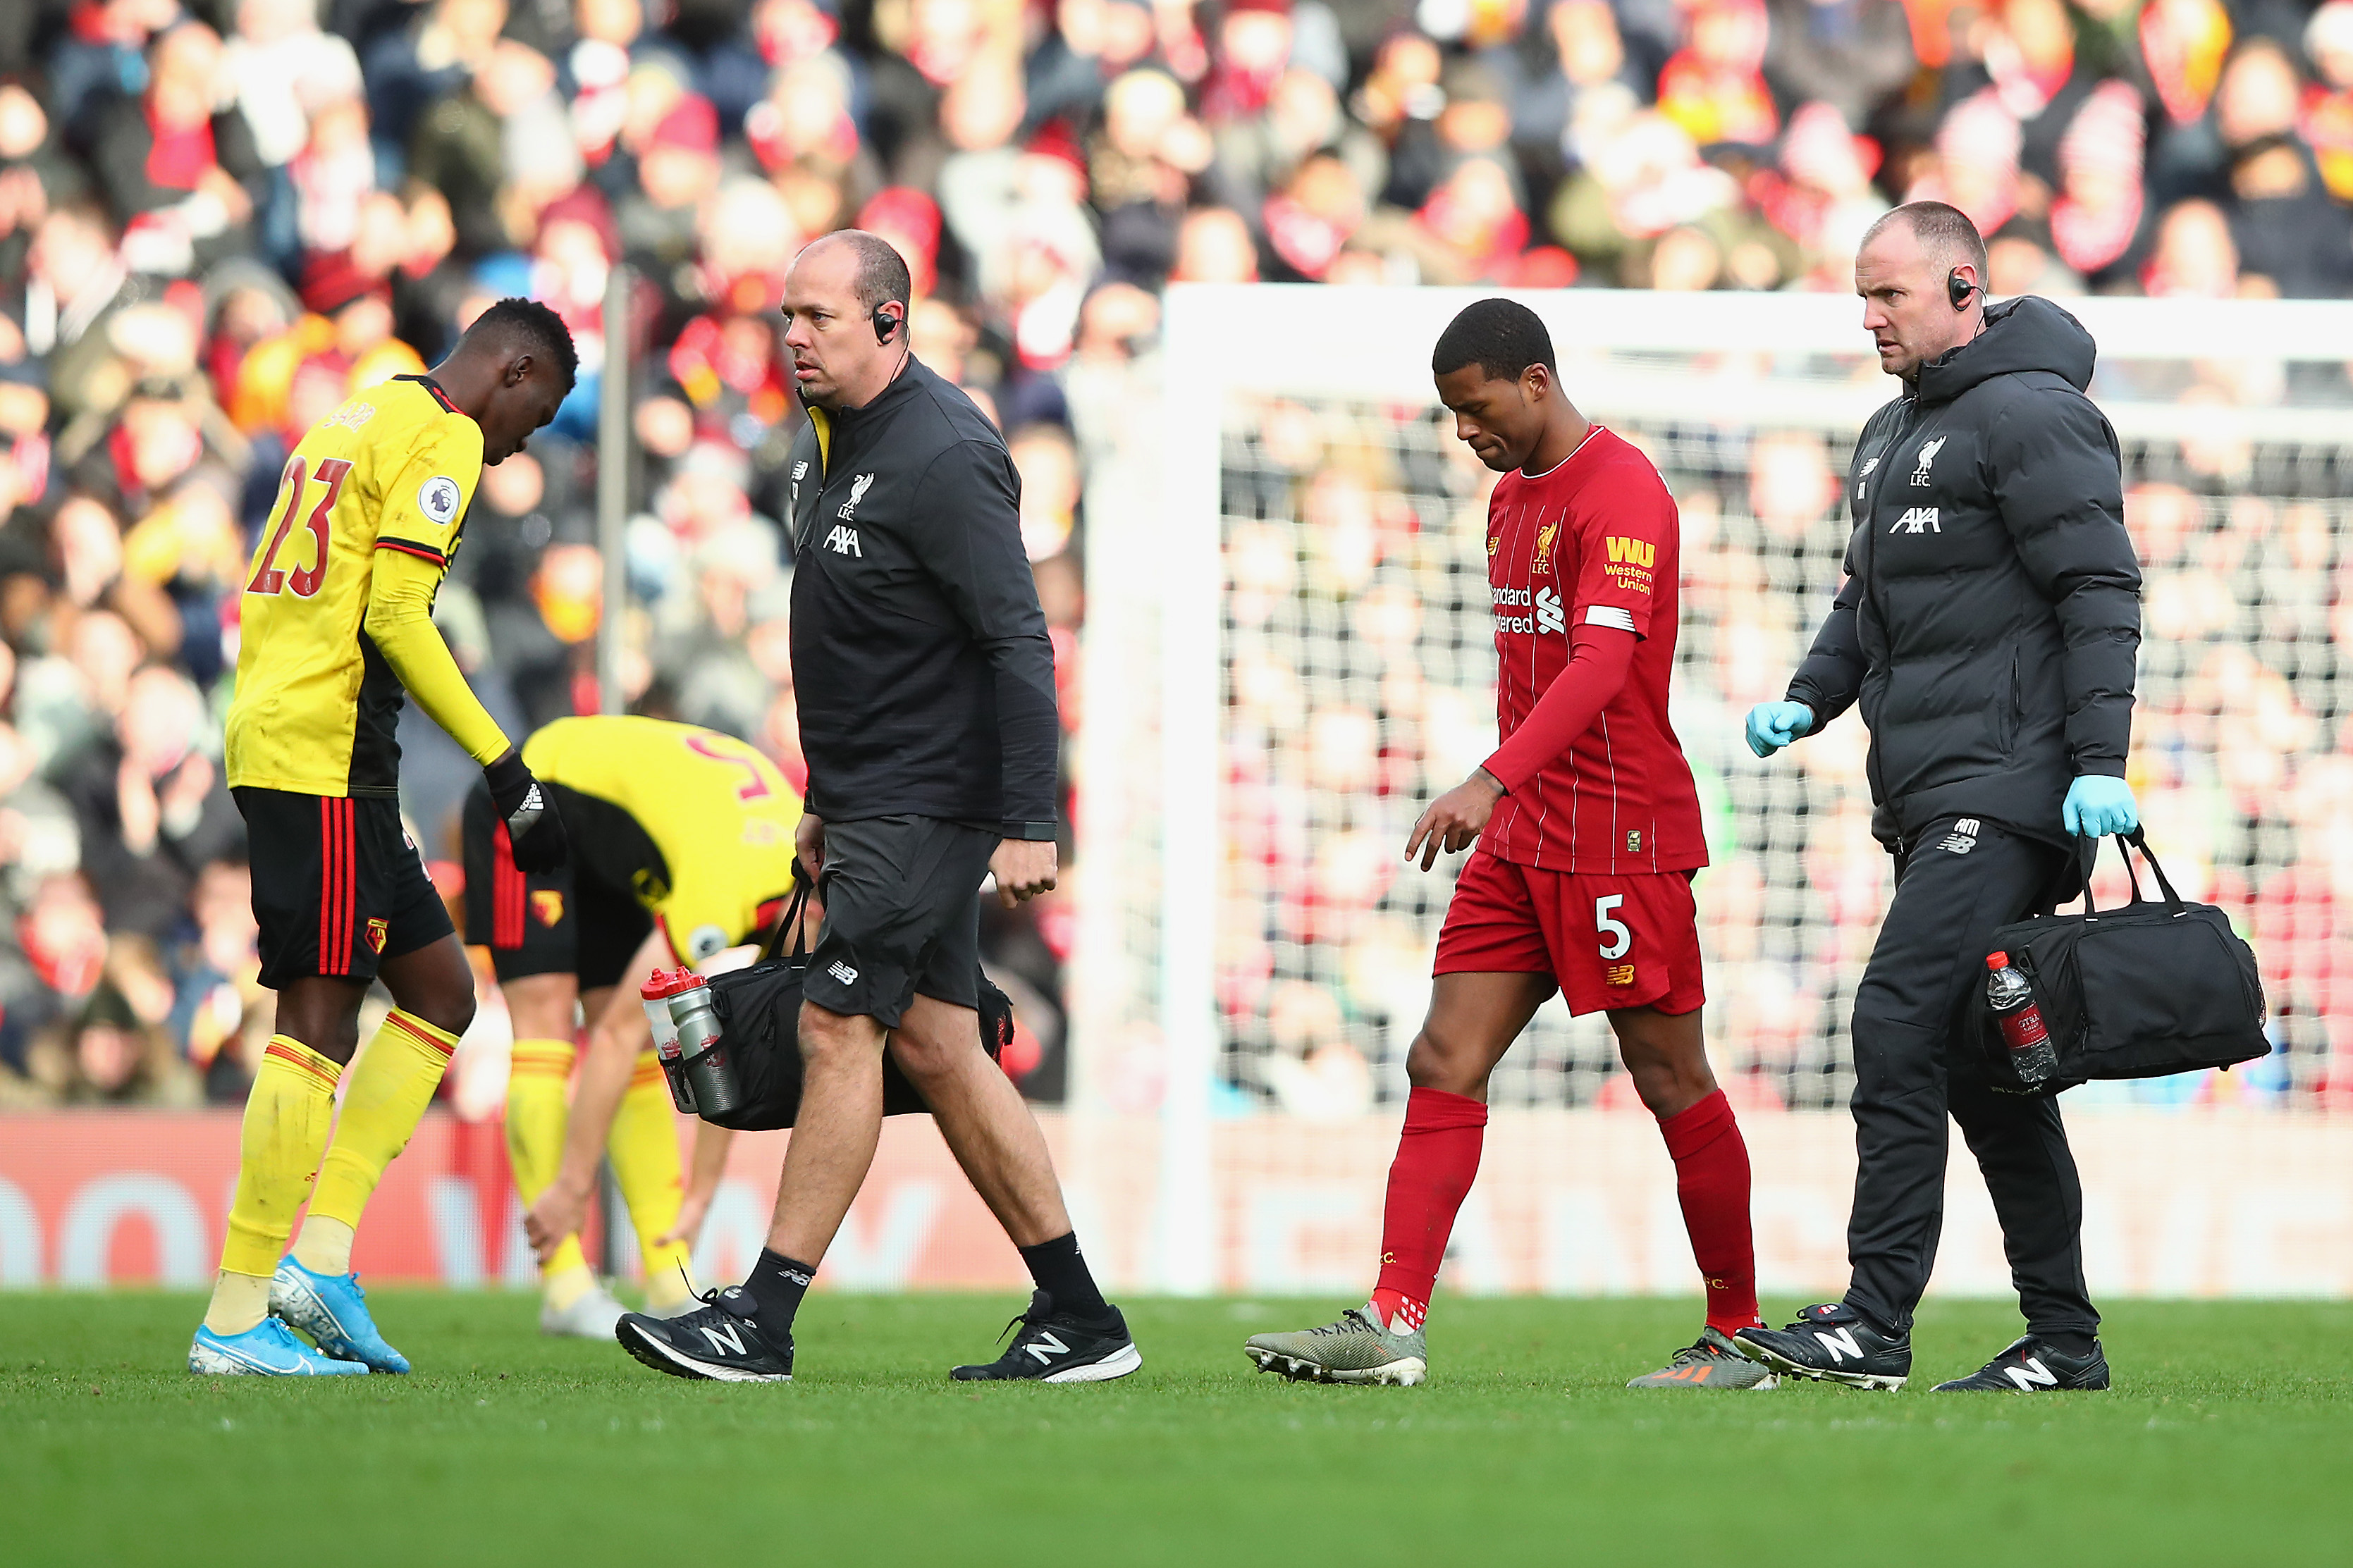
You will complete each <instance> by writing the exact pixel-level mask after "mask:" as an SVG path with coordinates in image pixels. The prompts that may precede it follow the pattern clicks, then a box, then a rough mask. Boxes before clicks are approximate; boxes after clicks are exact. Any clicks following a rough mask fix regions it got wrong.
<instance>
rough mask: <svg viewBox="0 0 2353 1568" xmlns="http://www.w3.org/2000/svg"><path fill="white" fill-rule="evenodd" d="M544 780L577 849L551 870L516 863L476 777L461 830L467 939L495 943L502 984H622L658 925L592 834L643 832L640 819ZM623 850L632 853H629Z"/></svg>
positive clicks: (586, 987) (487, 791) (590, 987)
mask: <svg viewBox="0 0 2353 1568" xmlns="http://www.w3.org/2000/svg"><path fill="white" fill-rule="evenodd" d="M540 787H541V788H542V789H543V790H545V791H547V793H548V795H550V796H551V797H552V798H553V799H554V803H555V809H556V810H557V811H558V812H559V813H561V814H562V816H563V817H564V826H565V833H566V835H567V836H568V837H570V838H571V839H572V854H571V856H570V857H569V858H568V859H567V860H566V861H565V864H564V865H562V866H559V867H558V868H555V869H554V870H553V871H523V870H521V869H519V868H517V867H516V866H515V863H514V850H513V847H512V846H511V845H510V844H509V842H508V840H507V828H506V824H505V823H503V822H501V821H500V820H499V819H498V813H497V811H496V809H495V808H494V807H492V805H491V786H490V785H489V784H487V783H484V782H480V781H477V782H476V784H475V785H474V788H473V791H472V793H471V794H470V795H467V796H466V809H465V815H464V816H463V817H462V818H461V821H460V826H459V833H460V836H461V837H463V839H464V841H465V843H464V851H465V858H466V940H467V941H468V942H471V943H473V944H475V945H477V946H483V947H488V948H489V949H490V950H491V968H492V969H493V970H494V971H496V973H497V974H498V977H499V979H500V980H501V982H504V981H508V980H520V979H522V978H523V977H524V976H526V975H532V974H569V975H572V976H574V977H575V979H576V980H577V981H578V983H579V986H580V989H581V990H583V991H595V990H598V989H600V988H601V987H604V986H607V985H617V984H619V983H620V981H621V977H622V972H623V971H625V970H627V969H628V966H629V959H630V957H631V955H632V954H634V953H635V952H637V951H638V944H640V943H641V942H644V941H645V940H646V938H647V936H648V935H649V934H650V933H651V932H652V931H653V929H654V917H653V915H652V913H651V912H650V911H649V910H647V909H646V907H645V906H644V905H643V904H641V903H639V902H638V898H637V894H636V892H635V891H634V890H632V889H631V888H630V887H629V886H628V883H626V882H620V881H617V879H616V878H617V872H618V870H619V867H618V866H617V865H615V866H611V867H607V866H606V865H605V864H604V863H605V862H606V861H607V860H612V859H615V858H616V857H614V856H611V855H607V854H600V853H595V852H592V847H591V845H590V843H589V840H590V839H591V838H596V837H599V833H600V832H601V833H602V837H603V839H604V840H606V841H607V843H606V845H605V847H608V848H609V847H613V846H611V845H610V843H609V840H611V839H613V838H616V837H620V838H628V837H632V836H635V837H643V830H642V829H640V828H638V826H637V824H636V823H635V822H630V823H628V825H627V827H628V831H627V832H623V833H614V832H611V831H606V829H609V828H610V827H612V826H616V825H611V824H607V823H606V822H605V818H607V817H608V816H616V815H619V812H618V808H617V807H616V806H613V805H609V804H607V802H604V801H591V800H589V799H587V797H586V796H584V795H581V794H580V793H579V792H578V791H576V790H570V789H566V788H565V787H564V786H563V785H562V784H555V783H553V782H551V781H549V780H546V779H542V780H541V781H540ZM623 858H626V857H623Z"/></svg>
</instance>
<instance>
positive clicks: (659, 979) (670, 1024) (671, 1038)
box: [638, 969, 695, 1116]
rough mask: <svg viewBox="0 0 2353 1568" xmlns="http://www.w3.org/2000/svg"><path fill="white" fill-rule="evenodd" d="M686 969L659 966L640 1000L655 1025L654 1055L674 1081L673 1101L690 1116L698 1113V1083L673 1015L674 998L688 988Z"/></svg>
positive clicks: (667, 1077) (641, 991) (641, 989)
mask: <svg viewBox="0 0 2353 1568" xmlns="http://www.w3.org/2000/svg"><path fill="white" fill-rule="evenodd" d="M692 973H693V972H692V971H691V970H686V969H657V970H655V971H654V972H653V973H651V974H649V975H648V976H647V977H646V983H645V984H643V985H640V986H638V1002H639V1004H640V1005H643V1006H644V1008H645V1010H646V1022H647V1023H649V1024H650V1025H651V1026H653V1031H654V1056H655V1058H657V1059H658V1060H659V1061H660V1063H661V1069H662V1077H663V1079H665V1080H667V1081H668V1083H669V1084H670V1103H671V1104H672V1105H675V1106H676V1107H678V1109H679V1110H681V1112H683V1113H684V1114H686V1115H688V1116H692V1115H694V1114H695V1105H694V1086H693V1085H692V1084H691V1083H689V1082H688V1081H687V1076H686V1061H685V1052H684V1051H683V1050H682V1049H681V1047H680V1046H679V1043H678V1024H677V1022H676V1021H675V1020H674V1019H672V1018H671V1017H670V998H671V997H672V996H674V995H676V994H678V993H679V992H681V991H683V990H684V989H686V983H687V981H688V979H689V978H690V977H691V974H692Z"/></svg>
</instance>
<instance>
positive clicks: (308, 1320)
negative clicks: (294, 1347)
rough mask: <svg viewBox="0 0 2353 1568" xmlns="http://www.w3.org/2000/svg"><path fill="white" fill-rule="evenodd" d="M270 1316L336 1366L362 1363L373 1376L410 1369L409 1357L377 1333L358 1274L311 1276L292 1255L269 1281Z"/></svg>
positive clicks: (288, 1256) (289, 1255)
mask: <svg viewBox="0 0 2353 1568" xmlns="http://www.w3.org/2000/svg"><path fill="white" fill-rule="evenodd" d="M269 1315H270V1316H271V1317H273V1318H282V1319H284V1320H285V1321H287V1322H289V1323H291V1324H293V1325H294V1327H296V1328H298V1329H300V1330H301V1331H303V1332H304V1333H306V1334H308V1335H310V1336H311V1338H312V1339H314V1340H316V1341H318V1342H319V1348H320V1349H321V1350H322V1351H324V1352H327V1353H328V1354H329V1355H331V1356H333V1357H334V1358H335V1359H336V1360H337V1361H355V1362H364V1363H366V1365H367V1368H368V1370H369V1371H371V1372H406V1371H407V1370H408V1358H407V1357H406V1356H405V1355H403V1354H401V1353H400V1352H398V1351H396V1350H395V1349H393V1348H392V1347H391V1346H390V1345H388V1344H386V1343H385V1342H384V1336H383V1335H382V1334H380V1333H377V1332H376V1331H375V1319H373V1318H371V1317H369V1316H368V1310H367V1292H366V1291H364V1290H363V1289H360V1277H359V1276H358V1275H356V1274H313V1273H311V1271H310V1270H309V1269H307V1268H303V1267H302V1266H301V1264H299V1263H297V1262H295V1261H294V1258H293V1255H292V1254H288V1255H287V1258H286V1260H285V1261H284V1262H282V1263H280V1264H279V1266H278V1272H277V1273H276V1274H273V1275H271V1276H270V1279H269Z"/></svg>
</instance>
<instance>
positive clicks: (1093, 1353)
mask: <svg viewBox="0 0 2353 1568" xmlns="http://www.w3.org/2000/svg"><path fill="white" fill-rule="evenodd" d="M1005 1326H1006V1328H1007V1330H1008V1331H1010V1330H1013V1329H1015V1328H1018V1329H1019V1330H1020V1332H1019V1333H1018V1334H1015V1335H1014V1336H1013V1342H1012V1343H1011V1344H1009V1345H1008V1346H1006V1347H1005V1353H1004V1354H1003V1355H1001V1356H998V1357H997V1359H996V1360H995V1361H991V1362H981V1363H976V1364H974V1365H971V1366H960V1367H956V1368H955V1369H954V1370H953V1371H951V1372H950V1373H948V1375H949V1376H950V1377H953V1378H955V1380H956V1381H957V1382H958V1383H1009V1382H1029V1383H1109V1382H1110V1381H1111V1380H1112V1379H1113V1378H1115V1377H1125V1376H1126V1375H1127V1374H1128V1373H1131V1372H1134V1370H1135V1369H1136V1368H1137V1367H1140V1366H1142V1365H1143V1364H1144V1352H1141V1351H1139V1350H1137V1349H1136V1348H1135V1341H1134V1337H1133V1336H1131V1335H1130V1334H1129V1333H1128V1331H1127V1320H1126V1319H1125V1318H1123V1317H1121V1316H1120V1313H1119V1309H1118V1308H1117V1307H1113V1308H1111V1309H1110V1311H1109V1315H1108V1316H1106V1317H1101V1318H1082V1317H1080V1316H1078V1315H1077V1314H1075V1313H1072V1312H1058V1311H1056V1310H1054V1298H1053V1297H1051V1296H1050V1295H1048V1294H1047V1293H1046V1292H1045V1291H1043V1290H1039V1291H1038V1292H1036V1293H1035V1294H1033V1295H1032V1296H1031V1297H1030V1298H1029V1310H1028V1311H1026V1312H1024V1313H1022V1314H1021V1315H1020V1316H1019V1317H1018V1318H1016V1319H1014V1320H1013V1321H1012V1322H1009V1323H1008V1324H1006V1325H1005Z"/></svg>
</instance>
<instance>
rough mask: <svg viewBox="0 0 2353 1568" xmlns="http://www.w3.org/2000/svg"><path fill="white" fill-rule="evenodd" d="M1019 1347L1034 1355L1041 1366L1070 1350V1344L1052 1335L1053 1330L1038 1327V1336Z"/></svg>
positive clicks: (1066, 1353)
mask: <svg viewBox="0 0 2353 1568" xmlns="http://www.w3.org/2000/svg"><path fill="white" fill-rule="evenodd" d="M1021 1348H1022V1349H1023V1350H1025V1351H1028V1352H1029V1353H1030V1354H1031V1355H1034V1356H1036V1357H1037V1358H1038V1362H1039V1365H1041V1366H1042V1365H1044V1364H1045V1363H1048V1362H1050V1361H1052V1360H1053V1359H1054V1358H1055V1357H1056V1356H1058V1355H1068V1354H1069V1353H1070V1352H1071V1347H1070V1346H1068V1345H1066V1344H1064V1343H1063V1342H1061V1341H1060V1340H1058V1339H1056V1338H1055V1337H1054V1331H1053V1330H1051V1329H1039V1331H1038V1337H1037V1338H1036V1339H1034V1340H1032V1341H1030V1342H1029V1343H1028V1344H1026V1345H1023V1346H1022V1347H1021Z"/></svg>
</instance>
